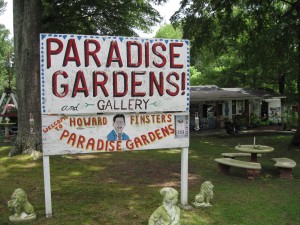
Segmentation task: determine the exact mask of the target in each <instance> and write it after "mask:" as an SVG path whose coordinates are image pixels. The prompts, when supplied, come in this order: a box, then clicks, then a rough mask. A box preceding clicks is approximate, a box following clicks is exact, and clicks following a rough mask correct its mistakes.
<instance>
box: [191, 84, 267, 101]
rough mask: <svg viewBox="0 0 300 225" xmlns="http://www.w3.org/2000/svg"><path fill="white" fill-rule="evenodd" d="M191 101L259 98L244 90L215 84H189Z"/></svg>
mask: <svg viewBox="0 0 300 225" xmlns="http://www.w3.org/2000/svg"><path fill="white" fill-rule="evenodd" d="M190 94H191V98H190V99H191V102H198V101H222V100H245V99H261V97H260V96H257V95H254V94H251V93H249V92H247V91H246V90H225V89H224V88H219V87H218V86H216V85H206V86H191V91H190Z"/></svg>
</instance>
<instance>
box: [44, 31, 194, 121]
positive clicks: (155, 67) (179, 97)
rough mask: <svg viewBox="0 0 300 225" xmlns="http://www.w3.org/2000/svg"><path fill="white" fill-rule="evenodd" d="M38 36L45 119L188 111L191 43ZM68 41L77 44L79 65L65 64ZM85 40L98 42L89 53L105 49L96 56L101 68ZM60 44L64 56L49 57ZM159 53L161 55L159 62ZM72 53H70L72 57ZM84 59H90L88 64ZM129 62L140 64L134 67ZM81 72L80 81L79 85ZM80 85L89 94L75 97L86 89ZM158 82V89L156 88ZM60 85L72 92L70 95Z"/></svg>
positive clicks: (85, 36) (123, 38) (58, 53)
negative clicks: (79, 90) (51, 117)
mask: <svg viewBox="0 0 300 225" xmlns="http://www.w3.org/2000/svg"><path fill="white" fill-rule="evenodd" d="M40 37H41V40H40V45H41V46H42V47H43V48H44V50H41V66H42V70H41V94H42V97H41V107H42V108H41V111H42V114H73V115H76V114H77V115H78V114H88V113H116V112H159V111H173V112H174V111H177V112H178V111H188V110H189V107H188V103H189V81H188V77H189V74H190V72H189V67H190V58H189V49H190V44H189V41H188V40H174V39H172V40H171V39H170V40H166V39H159V38H155V39H148V38H147V39H145V38H137V37H134V38H133V37H102V36H95V35H93V36H91V35H76V34H75V35H70V34H65V35H56V34H41V36H40ZM70 40H72V41H74V42H72V43H74V44H75V45H76V49H77V50H78V58H77V60H76V63H75V62H74V61H73V60H72V61H67V62H66V65H63V63H64V60H65V57H66V54H67V53H66V49H67V48H68V43H70ZM87 41H88V42H89V43H91V41H93V42H94V43H91V44H90V45H89V47H90V50H91V49H95V44H97V45H98V46H99V49H100V46H101V49H100V50H99V52H98V53H97V58H98V59H99V62H100V64H101V65H100V64H99V65H97V62H96V61H95V60H94V58H92V57H91V56H85V52H86V51H85V43H86V42H87ZM57 43H60V44H61V46H62V48H61V51H58V52H57V53H56V54H51V52H53V50H57ZM131 44H133V45H131ZM112 46H115V48H112ZM128 46H131V47H128ZM138 46H139V47H138ZM73 47H74V46H73ZM116 49H118V50H116ZM138 49H139V51H138ZM116 51H117V52H119V54H118V55H119V57H118V59H119V60H118V61H116V60H114V61H113V62H111V57H113V58H116V54H117V53H116ZM156 51H158V52H160V54H161V55H162V56H161V57H158V56H157V53H156ZM109 53H112V56H110V54H109ZM155 53H156V54H155ZM47 54H49V55H47ZM73 54H75V53H74V52H72V51H71V53H70V55H73ZM145 55H147V57H146V56H145ZM85 57H87V58H88V59H89V61H88V64H87V65H85V63H86V62H87V61H86V59H85ZM128 60H129V61H130V62H131V63H130V64H136V65H135V66H132V65H130V64H129V63H128ZM108 61H109V62H110V63H109V65H107V64H106V62H108ZM79 71H80V73H79V74H81V75H80V76H82V79H79V80H77V81H76V79H77V78H76V76H78V72H79ZM94 72H97V73H96V75H95V74H94ZM53 80H55V82H53ZM82 80H84V81H85V82H84V83H85V84H86V86H85V87H86V88H85V90H84V91H85V93H83V92H77V91H75V92H76V93H75V94H74V92H73V88H74V87H75V86H76V84H78V87H79V88H82V86H83V84H82ZM154 80H155V81H154ZM101 82H102V84H101V85H102V87H100V86H101V85H100V84H99V83H101ZM53 83H54V84H55V85H53ZM156 83H159V85H160V87H156V86H158V85H156ZM62 85H64V86H65V87H68V91H66V89H64V88H62ZM93 87H95V88H94V89H93ZM72 93H73V94H72ZM116 95H117V97H116Z"/></svg>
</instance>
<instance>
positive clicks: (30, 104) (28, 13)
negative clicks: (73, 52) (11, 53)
mask: <svg viewBox="0 0 300 225" xmlns="http://www.w3.org/2000/svg"><path fill="white" fill-rule="evenodd" d="M165 1H166V0H152V1H151V0H149V1H146V0H144V1H131V0H114V1H110V0H104V1H94V0H78V1H72V0H54V1H52V0H32V1H23V0H14V3H13V15H14V46H15V67H16V80H17V85H16V88H17V89H16V92H17V98H18V107H19V108H18V136H17V139H16V142H15V145H14V148H13V149H12V150H11V152H10V155H14V154H18V153H30V152H31V151H33V150H34V149H37V150H40V149H41V113H40V73H39V68H40V67H39V34H40V33H41V32H45V33H46V32H48V33H81V34H100V35H123V36H125V35H128V36H137V34H136V32H135V29H140V30H143V31H145V32H147V31H149V30H150V27H151V26H152V25H154V24H155V23H157V22H159V21H160V19H161V17H160V15H159V13H158V12H157V11H156V10H155V9H154V8H153V7H152V5H151V4H150V2H153V3H154V4H160V3H163V2H165ZM30 120H31V122H30ZM33 121H34V123H32V122H33ZM30 128H33V131H34V134H33V133H31V132H30Z"/></svg>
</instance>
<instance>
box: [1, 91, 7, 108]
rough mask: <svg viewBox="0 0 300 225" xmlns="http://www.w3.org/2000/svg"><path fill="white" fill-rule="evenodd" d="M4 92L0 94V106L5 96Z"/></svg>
mask: <svg viewBox="0 0 300 225" xmlns="http://www.w3.org/2000/svg"><path fill="white" fill-rule="evenodd" d="M5 95H6V93H5V92H4V93H3V94H2V96H1V99H0V106H1V105H2V103H3V100H4V97H5Z"/></svg>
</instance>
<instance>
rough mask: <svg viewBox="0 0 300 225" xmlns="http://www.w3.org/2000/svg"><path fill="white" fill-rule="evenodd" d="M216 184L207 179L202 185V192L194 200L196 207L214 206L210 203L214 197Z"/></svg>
mask: <svg viewBox="0 0 300 225" xmlns="http://www.w3.org/2000/svg"><path fill="white" fill-rule="evenodd" d="M213 188H214V185H213V184H212V183H211V182H210V181H205V182H203V184H202V185H201V188H200V193H199V194H197V195H196V196H195V202H193V204H194V206H195V207H209V206H212V205H211V204H210V200H212V199H213V197H214V193H213Z"/></svg>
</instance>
